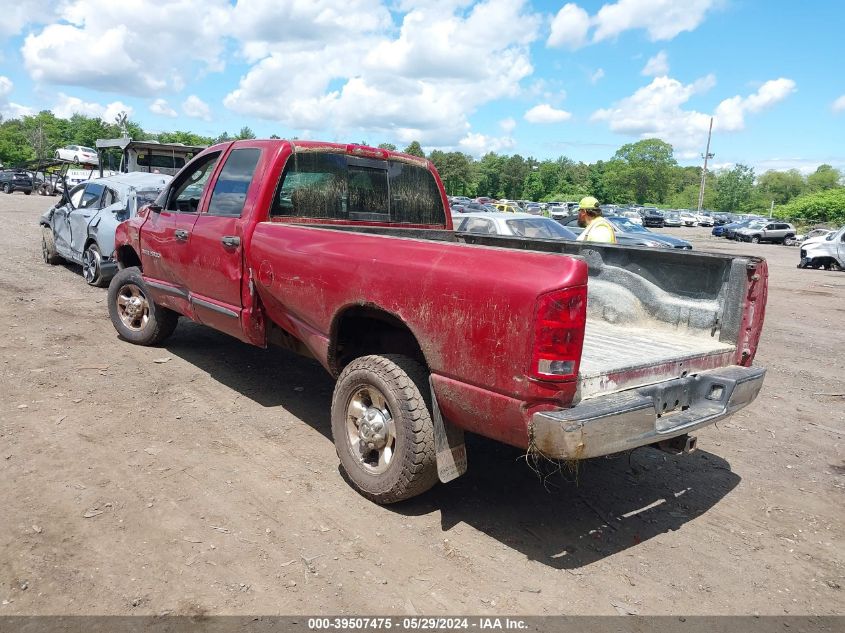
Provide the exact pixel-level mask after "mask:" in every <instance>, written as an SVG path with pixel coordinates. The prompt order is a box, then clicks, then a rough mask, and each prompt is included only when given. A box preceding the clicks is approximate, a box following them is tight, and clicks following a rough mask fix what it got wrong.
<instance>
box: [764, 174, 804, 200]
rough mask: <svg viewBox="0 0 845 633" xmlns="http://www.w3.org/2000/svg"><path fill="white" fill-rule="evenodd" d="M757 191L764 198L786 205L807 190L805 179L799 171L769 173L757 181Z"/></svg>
mask: <svg viewBox="0 0 845 633" xmlns="http://www.w3.org/2000/svg"><path fill="white" fill-rule="evenodd" d="M757 189H758V191H759V192H760V193H761V194H762V195H763V197H764V198H768V199H769V200H770V201H771V200H774V201H775V204H786V203H787V202H789V201H790V200H792V199H793V198H795V197H797V196H800V195H801V194H802V193H804V191H805V189H806V184H805V183H804V177H803V176H802V175H801V172H799V171H798V170H797V169H790V170H789V171H771V170H770V171H767V172H766V173H765V174H763V175H762V176H760V177H759V178H758V179H757Z"/></svg>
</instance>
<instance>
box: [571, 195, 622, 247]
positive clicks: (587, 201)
mask: <svg viewBox="0 0 845 633" xmlns="http://www.w3.org/2000/svg"><path fill="white" fill-rule="evenodd" d="M578 226H581V227H584V230H583V231H582V232H581V235H579V236H578V241H579V242H606V243H608V244H616V231H615V230H614V229H613V225H612V224H611V223H610V222H608V221H607V220H605V219H604V218H603V217H602V216H601V209H600V208H599V201H598V200H596V199H595V198H593V197H592V196H587V197H586V198H582V199H581V202H579V203H578Z"/></svg>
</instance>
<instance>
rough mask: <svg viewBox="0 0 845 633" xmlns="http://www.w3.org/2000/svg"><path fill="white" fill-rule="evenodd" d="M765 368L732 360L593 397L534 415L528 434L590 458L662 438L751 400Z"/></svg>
mask: <svg viewBox="0 0 845 633" xmlns="http://www.w3.org/2000/svg"><path fill="white" fill-rule="evenodd" d="M765 375H766V370H765V369H763V368H761V367H739V366H730V367H723V368H721V369H715V370H711V371H703V372H699V373H698V374H696V375H694V376H687V377H685V378H678V379H675V380H667V381H665V382H661V383H658V384H655V385H649V386H647V387H638V388H636V389H630V390H628V391H622V392H619V393H614V394H610V395H607V396H601V397H598V398H592V399H590V400H585V401H582V402H581V403H580V404H578V405H576V406H574V407H572V408H571V409H558V410H554V411H542V412H539V413H535V414H534V415H533V416H532V419H531V424H530V427H529V436H530V438H531V441H532V444H533V446H534V447H536V449H537V450H539V451H540V452H541V453H542V454H543V455H546V456H547V457H551V458H557V459H587V458H589V457H600V456H602V455H610V454H611V453H619V452H622V451H627V450H631V449H632V448H637V447H638V446H645V445H647V444H654V443H656V442H662V441H663V440H668V439H670V438H673V437H676V436H678V435H683V434H685V433H689V432H690V431H694V430H695V429H698V428H701V427H703V426H707V425H708V424H713V423H714V422H716V421H718V420H721V419H723V418H726V417H728V416H729V415H731V414H732V413H735V412H736V411H738V410H739V409H742V408H743V407H744V406H746V405H748V404H750V403H751V402H753V401H754V399H755V398H756V397H757V394H758V393H760V388H761V387H762V386H763V377H764V376H765Z"/></svg>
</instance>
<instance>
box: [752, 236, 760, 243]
mask: <svg viewBox="0 0 845 633" xmlns="http://www.w3.org/2000/svg"><path fill="white" fill-rule="evenodd" d="M751 243H752V244H759V243H760V236H759V235H752V236H751Z"/></svg>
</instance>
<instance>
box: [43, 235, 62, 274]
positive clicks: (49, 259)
mask: <svg viewBox="0 0 845 633" xmlns="http://www.w3.org/2000/svg"><path fill="white" fill-rule="evenodd" d="M41 257H42V258H43V259H44V263H45V264H50V265H53V266H54V265H56V264H58V263H59V262H60V261H62V258H61V256H60V255H59V253H58V251H57V250H56V241H55V240H54V239H53V230H52V229H51V228H50V227H48V226H42V227H41Z"/></svg>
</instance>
